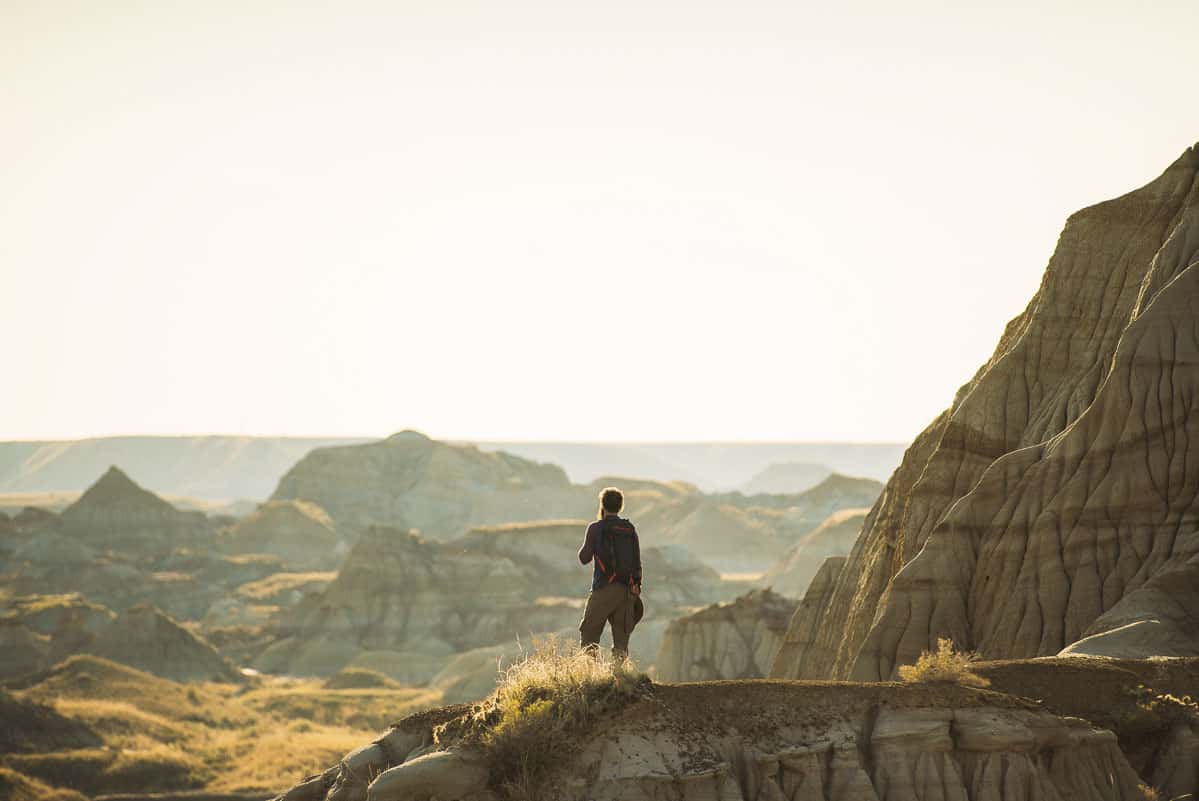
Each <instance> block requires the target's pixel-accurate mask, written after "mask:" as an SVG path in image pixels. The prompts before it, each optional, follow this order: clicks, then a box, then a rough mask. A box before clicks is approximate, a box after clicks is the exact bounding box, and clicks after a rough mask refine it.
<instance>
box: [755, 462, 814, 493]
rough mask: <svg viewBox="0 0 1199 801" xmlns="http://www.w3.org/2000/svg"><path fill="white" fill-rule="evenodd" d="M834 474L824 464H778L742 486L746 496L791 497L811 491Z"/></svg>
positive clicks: (770, 466) (767, 468)
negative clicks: (791, 495)
mask: <svg viewBox="0 0 1199 801" xmlns="http://www.w3.org/2000/svg"><path fill="white" fill-rule="evenodd" d="M832 473H833V470H832V468H830V467H826V466H825V465H822V464H812V463H810V462H782V463H776V464H772V465H769V466H768V467H766V468H765V469H763V470H762V471H761V472H760V473H758V474H757V475H755V476H754V477H753V478H751V479H750V480H749V481H747V482H745V483H744V484H743V485H741V491H742V492H744V493H745V494H746V495H790V494H794V493H797V492H803V491H804V490H807V489H811V488H812V487H814V486H816V485H817V484H819V483H820V482H821V481H823V480H824V479H826V478H828V477H829V476H830V475H832Z"/></svg>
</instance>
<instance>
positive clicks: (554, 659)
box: [450, 638, 652, 799]
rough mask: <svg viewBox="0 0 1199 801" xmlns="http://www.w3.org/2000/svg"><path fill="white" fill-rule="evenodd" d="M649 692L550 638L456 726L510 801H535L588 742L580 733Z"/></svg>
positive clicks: (640, 682) (607, 662)
mask: <svg viewBox="0 0 1199 801" xmlns="http://www.w3.org/2000/svg"><path fill="white" fill-rule="evenodd" d="M651 686H652V685H651V684H650V681H649V679H648V678H647V677H646V676H645V675H644V674H641V673H637V672H636V671H634V670H633V669H632V667H631V666H629V665H622V664H617V663H614V662H613V661H612V660H611V659H609V658H607V657H606V656H605V655H602V654H596V655H593V654H591V653H589V652H586V651H581V650H580V649H579V648H578V647H577V646H569V647H568V646H564V645H563V644H562V643H560V642H558V641H557V640H555V639H554V638H547V639H545V640H539V641H537V642H536V643H535V644H534V650H533V652H532V653H530V654H528V655H526V656H525V657H524V658H523V659H521V660H520V661H518V662H516V663H515V664H513V665H512V666H511V667H509V668H508V669H507V670H506V671H505V672H504V675H503V676H502V677H501V678H500V681H499V683H498V685H497V686H496V689H495V692H494V693H492V695H491V696H490V697H488V698H487V699H486V700H485V701H483V702H481V703H479V704H477V705H476V706H475V707H474V709H473V710H472V712H471V715H470V716H469V718H468V719H467V720H466V721H465V722H464V723H461V724H459V725H464V726H465V728H466V732H465V734H466V739H467V742H475V743H477V744H479V745H481V746H483V747H484V748H485V749H486V752H487V754H488V757H489V760H490V763H491V783H492V786H493V787H496V788H497V789H499V790H500V791H501V792H502V793H504V794H505V795H506V796H507V797H509V798H511V799H534V798H537V796H538V794H539V791H540V787H541V786H542V784H543V782H544V781H545V779H546V778H547V776H548V775H549V773H550V772H551V771H552V769H553V768H554V767H555V766H556V765H559V764H561V763H562V762H564V761H565V758H566V757H567V756H568V755H569V754H570V753H571V750H572V749H574V748H576V747H577V745H576V744H577V743H579V742H582V741H584V740H585V739H586V738H584V737H580V734H581V733H582V732H585V731H586V730H587V729H588V728H589V727H591V726H592V725H594V724H595V723H596V722H597V721H599V720H600V719H601V718H603V717H605V716H608V715H612V714H614V713H616V712H618V711H620V710H621V709H623V708H625V707H626V706H628V705H629V704H631V703H633V702H634V701H637V700H638V699H640V698H644V697H646V696H647V695H648V694H649V692H650V687H651ZM450 725H451V726H453V725H455V724H450Z"/></svg>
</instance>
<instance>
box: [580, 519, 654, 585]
mask: <svg viewBox="0 0 1199 801" xmlns="http://www.w3.org/2000/svg"><path fill="white" fill-rule="evenodd" d="M604 517H620V515H604ZM603 528H604V527H603V521H602V520H593V521H592V522H591V524H590V525H589V526H587V533H586V534H584V535H583V547H581V548H579V561H580V562H582V563H583V564H587V563H588V562H591V561H592V560H593V559H594V557H595V552H596V551H597V550H598V549H599V547H600V537H601V534H602V533H603ZM594 562H595V564H594V565H593V566H592V568H591V589H592V591H594V590H598V589H599V588H600V587H602V586H604V585H605V584H607V583H608V577H607V576H605V575H604V572H603V571H602V570H600V566H599V560H598V559H594ZM637 584H638V585H640V584H641V569H640V565H638V569H637Z"/></svg>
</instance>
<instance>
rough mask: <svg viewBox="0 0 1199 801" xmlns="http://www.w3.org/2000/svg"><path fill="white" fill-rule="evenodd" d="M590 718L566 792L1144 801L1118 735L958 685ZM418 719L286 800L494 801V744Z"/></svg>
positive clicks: (591, 796) (890, 800) (678, 697)
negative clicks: (489, 748)
mask: <svg viewBox="0 0 1199 801" xmlns="http://www.w3.org/2000/svg"><path fill="white" fill-rule="evenodd" d="M652 694H653V698H652V700H647V701H643V702H639V703H636V704H634V705H633V706H631V707H629V708H627V709H625V710H624V711H623V712H621V713H620V714H618V715H616V716H615V717H613V718H611V719H608V720H606V721H604V722H602V723H600V724H598V725H597V726H596V727H595V728H594V729H593V730H591V731H587V732H580V743H579V748H578V750H577V751H576V752H575V753H574V754H573V756H571V757H569V758H568V759H565V760H564V763H563V764H561V765H560V766H558V768H557V770H556V771H555V772H554V773H553V774H552V775H551V776H550V777H548V778H547V779H546V780H545V782H544V786H545V787H546V788H553V791H554V792H553V797H554V798H557V799H563V801H576V800H577V801H583V799H588V800H589V801H633V800H634V799H675V800H676V801H713V800H714V799H715V800H716V801H780V799H798V800H799V801H809V800H811V801H816V800H817V799H821V800H823V801H863V800H869V801H879V800H880V799H887V801H927V799H945V800H946V801H949V800H952V801H967V799H992V800H993V801H1060V799H1082V798H1088V799H1098V798H1102V799H1111V800H1112V801H1140V800H1141V799H1142V795H1141V792H1140V789H1139V788H1138V783H1139V778H1138V776H1137V774H1136V773H1135V771H1134V770H1133V769H1132V768H1131V767H1130V765H1129V763H1128V761H1127V760H1126V759H1125V757H1124V755H1123V754H1122V753H1121V751H1120V749H1119V747H1118V746H1117V742H1116V737H1115V736H1114V735H1113V734H1112V733H1111V732H1110V731H1107V730H1104V729H1099V728H1096V727H1093V726H1092V725H1090V724H1088V723H1086V722H1085V721H1083V720H1080V719H1077V718H1065V717H1059V716H1057V715H1054V714H1051V713H1048V712H1044V711H1041V710H1038V709H1035V708H1033V707H1032V706H1031V705H1030V704H1027V703H1025V702H1022V701H1020V700H1018V699H1015V698H1011V697H1008V696H1003V695H998V694H995V693H985V694H983V693H974V692H971V691H968V690H964V689H963V688H960V687H954V686H945V687H941V688H938V689H936V690H932V689H928V688H923V687H913V686H894V685H892V686H882V685H874V686H860V685H859V686H852V685H845V686H841V687H839V688H838V691H837V693H836V694H835V695H834V694H832V693H830V691H829V688H828V687H825V686H820V685H807V686H805V685H799V684H791V683H767V682H714V683H709V684H702V685H697V684H687V685H674V686H671V685H666V686H655V687H654V688H653V693H652ZM462 711H463V710H462V709H461V708H458V709H457V710H453V709H447V710H443V711H440V712H437V713H426V714H423V715H420V716H414V717H413V718H411V719H408V720H405V721H403V722H401V723H400V724H399V725H398V726H397V727H395V728H393V729H392V730H391V731H390V732H389V733H388V734H387V735H385V736H383V737H381V738H379V740H378V741H376V742H375V743H372V744H368V745H366V746H364V747H363V748H360V749H358V750H356V751H354V752H351V753H350V754H347V755H346V757H345V758H344V759H343V760H342V761H341V763H340V764H339V765H337V766H335V767H334V768H331V769H330V770H328V771H325V773H323V774H320V775H318V776H314V777H312V778H310V779H309V780H307V781H306V782H305V783H304V784H301V785H299V786H297V787H295V788H294V789H292V790H291V791H290V792H288V793H287V794H285V795H284V796H282V799H284V801H321V799H329V801H407V799H415V798H443V799H462V801H469V800H475V801H482V799H494V798H496V797H497V795H496V794H495V793H494V791H493V790H492V789H491V788H489V787H488V784H487V780H488V768H487V755H486V753H485V752H479V751H476V750H472V749H470V748H465V747H459V745H458V744H457V743H455V742H454V741H453V739H452V737H450V738H448V739H447V738H446V730H445V729H439V728H438V725H439V724H441V723H443V722H447V721H449V720H452V719H453V717H454V716H455V715H456V714H457V715H460V714H462Z"/></svg>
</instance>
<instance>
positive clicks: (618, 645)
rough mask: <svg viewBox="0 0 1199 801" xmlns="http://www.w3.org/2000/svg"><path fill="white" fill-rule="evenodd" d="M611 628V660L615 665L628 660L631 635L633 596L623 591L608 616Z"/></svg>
mask: <svg viewBox="0 0 1199 801" xmlns="http://www.w3.org/2000/svg"><path fill="white" fill-rule="evenodd" d="M608 623H609V624H610V625H611V626H612V659H613V660H615V661H616V663H617V664H621V663H623V662H624V661H625V660H626V659H628V658H629V635H630V634H632V633H633V626H634V625H635V624H634V623H633V596H632V595H631V594H630V593H629V591H628V590H627V589H626V590H625V597H624V598H622V599H621V602H620V605H619V606H617V607H616V608H615V609H613V610H612V614H611V615H609V616H608Z"/></svg>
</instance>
